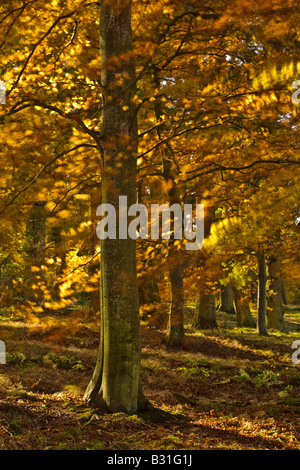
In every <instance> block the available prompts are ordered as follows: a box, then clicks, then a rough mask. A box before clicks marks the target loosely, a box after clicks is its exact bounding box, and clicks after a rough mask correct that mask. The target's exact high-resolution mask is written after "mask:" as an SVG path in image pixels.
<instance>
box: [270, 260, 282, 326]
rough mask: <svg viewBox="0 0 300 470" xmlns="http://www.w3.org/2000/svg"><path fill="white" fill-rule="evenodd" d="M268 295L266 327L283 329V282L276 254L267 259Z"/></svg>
mask: <svg viewBox="0 0 300 470" xmlns="http://www.w3.org/2000/svg"><path fill="white" fill-rule="evenodd" d="M268 271H269V280H270V284H269V295H268V308H267V322H268V328H274V329H276V330H281V331H284V330H285V322H284V318H283V289H282V287H283V283H282V277H281V262H280V259H279V258H277V257H276V256H270V258H269V261H268Z"/></svg>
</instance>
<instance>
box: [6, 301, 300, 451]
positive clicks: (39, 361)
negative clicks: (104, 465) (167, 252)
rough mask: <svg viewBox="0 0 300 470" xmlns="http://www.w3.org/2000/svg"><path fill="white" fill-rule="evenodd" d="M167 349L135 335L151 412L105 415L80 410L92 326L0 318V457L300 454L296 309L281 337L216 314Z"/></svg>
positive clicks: (63, 318)
mask: <svg viewBox="0 0 300 470" xmlns="http://www.w3.org/2000/svg"><path fill="white" fill-rule="evenodd" d="M188 316H189V315H187V327H186V339H185V344H184V346H183V347H181V348H180V350H176V349H167V348H166V347H165V346H164V344H163V343H162V339H163V333H164V332H163V331H162V330H160V329H158V328H157V327H151V326H149V325H146V324H143V325H142V336H143V350H142V372H141V375H142V383H143V388H144V392H145V395H146V396H147V397H148V399H149V400H150V402H151V403H152V404H153V405H154V407H155V409H154V410H153V411H151V412H145V413H141V414H138V415H133V416H128V415H125V414H123V413H117V414H108V413H104V412H101V411H99V410H93V409H91V408H89V407H87V405H86V404H85V402H84V401H83V393H84V391H85V388H86V386H87V384H88V382H89V379H90V378H91V375H92V372H93V367H94V364H95V358H96V354H97V349H98V338H99V331H98V330H99V325H98V323H99V321H91V320H86V319H84V317H82V315H81V314H80V312H79V313H78V312H73V313H70V314H68V315H62V314H54V315H49V316H45V317H43V318H42V319H41V318H40V319H37V318H33V319H28V318H27V319H25V318H21V317H20V316H14V315H11V316H8V315H6V316H2V317H0V339H1V340H3V341H5V343H6V350H7V355H6V364H2V365H0V450H14V449H18V450H23V449H25V450H29V449H30V450H57V449H58V450H81V449H82V450H98V449H99V450H100V449H105V450H218V449H221V450H267V449H270V450H273V449H274V450H275V449H278V450H290V449H298V450H299V449H300V429H299V424H300V423H299V421H300V420H299V413H300V393H299V391H300V364H298V365H295V364H293V362H292V353H293V349H292V342H293V341H295V340H300V309H287V311H286V313H285V319H286V324H287V331H286V332H285V333H280V332H276V331H270V336H269V337H259V336H258V335H257V333H256V331H255V330H254V329H247V328H243V329H238V328H236V327H235V321H234V316H233V315H230V314H224V313H220V312H219V313H218V329H215V330H209V331H204V330H201V331H196V330H193V329H192V328H191V326H190V324H189V323H190V320H191V319H189V318H188Z"/></svg>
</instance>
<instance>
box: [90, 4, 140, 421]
mask: <svg viewBox="0 0 300 470" xmlns="http://www.w3.org/2000/svg"><path fill="white" fill-rule="evenodd" d="M100 48H101V50H100V54H101V68H102V73H101V80H102V86H103V94H102V99H103V115H102V129H101V142H102V143H101V145H102V165H103V174H102V203H108V204H112V205H113V206H114V207H115V208H117V207H118V200H119V196H127V198H128V199H127V200H128V205H129V206H130V205H132V204H134V203H135V202H136V146H137V122H136V108H135V105H134V100H133V98H134V96H135V94H136V89H135V86H136V85H135V68H134V62H133V59H132V55H131V51H132V33H131V2H130V1H124V2H121V3H120V2H118V1H110V2H109V3H106V2H103V3H102V4H101V7H100ZM118 215H119V214H118ZM118 218H119V217H117V220H118ZM118 229H119V227H117V230H118ZM127 233H128V232H127ZM100 275H101V281H100V282H101V287H100V296H101V337H100V346H99V354H98V359H97V364H96V367H95V371H94V374H93V377H92V379H91V381H90V383H89V385H88V387H87V390H86V392H85V399H86V400H87V402H88V403H91V404H93V405H97V406H100V407H104V408H106V409H108V410H109V411H114V412H116V411H125V412H127V413H135V412H136V411H137V410H139V409H141V408H143V407H144V406H145V400H144V398H143V396H142V394H141V387H140V354H141V340H140V323H139V305H138V288H137V276H136V252H135V240H133V239H131V238H130V237H128V236H126V237H125V239H120V238H119V239H118V238H117V239H116V240H114V239H109V238H105V239H103V240H101V274H100Z"/></svg>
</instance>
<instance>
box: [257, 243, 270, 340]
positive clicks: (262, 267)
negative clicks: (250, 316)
mask: <svg viewBox="0 0 300 470" xmlns="http://www.w3.org/2000/svg"><path fill="white" fill-rule="evenodd" d="M256 257H257V263H258V296H257V331H258V333H259V334H260V335H262V336H268V329H267V323H266V316H267V268H266V257H265V253H264V250H263V249H262V250H259V251H257V253H256Z"/></svg>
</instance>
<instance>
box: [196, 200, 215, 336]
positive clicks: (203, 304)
mask: <svg viewBox="0 0 300 470" xmlns="http://www.w3.org/2000/svg"><path fill="white" fill-rule="evenodd" d="M214 215H215V207H214V204H213V201H208V202H207V204H206V205H205V208H204V238H205V239H206V238H208V237H209V235H210V230H211V225H212V222H213V219H214ZM202 256H203V263H204V264H205V252H204V251H203V253H202ZM204 289H205V285H204ZM193 326H194V328H196V329H209V328H217V312H216V299H215V295H214V294H213V293H211V292H208V293H207V292H203V291H201V289H200V290H199V292H198V293H197V295H196V302H195V317H194V321H193Z"/></svg>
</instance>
